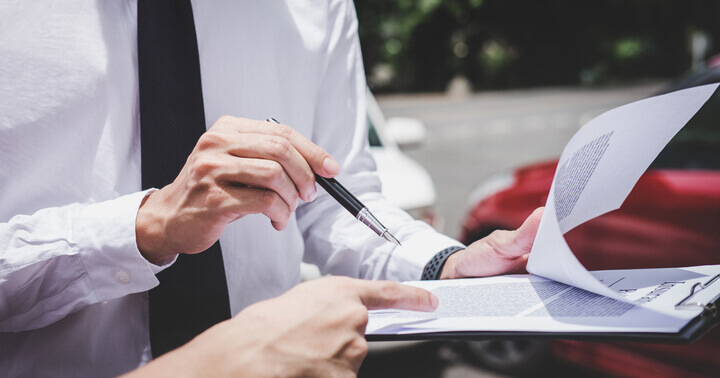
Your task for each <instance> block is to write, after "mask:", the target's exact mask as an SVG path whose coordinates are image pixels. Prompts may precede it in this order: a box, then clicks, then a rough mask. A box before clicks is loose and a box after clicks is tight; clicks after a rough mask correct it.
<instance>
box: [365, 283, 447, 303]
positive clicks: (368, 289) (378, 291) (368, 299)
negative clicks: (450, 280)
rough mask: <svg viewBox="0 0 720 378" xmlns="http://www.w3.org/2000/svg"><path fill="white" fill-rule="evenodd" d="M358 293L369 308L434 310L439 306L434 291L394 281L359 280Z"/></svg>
mask: <svg viewBox="0 0 720 378" xmlns="http://www.w3.org/2000/svg"><path fill="white" fill-rule="evenodd" d="M357 294H358V296H359V298H360V301H361V302H362V304H363V305H365V307H367V308H368V310H374V309H381V308H395V309H400V310H413V311H434V310H435V309H436V308H437V306H438V298H437V297H436V296H435V295H434V294H433V293H431V292H429V291H427V290H424V289H421V288H419V287H415V286H410V285H404V284H401V283H398V282H394V281H367V280H358V282H357Z"/></svg>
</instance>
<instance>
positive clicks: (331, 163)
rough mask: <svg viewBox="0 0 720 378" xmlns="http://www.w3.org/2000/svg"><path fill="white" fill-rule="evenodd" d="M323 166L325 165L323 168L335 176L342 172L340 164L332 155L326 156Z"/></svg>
mask: <svg viewBox="0 0 720 378" xmlns="http://www.w3.org/2000/svg"><path fill="white" fill-rule="evenodd" d="M322 167H323V170H324V171H325V173H327V174H328V175H330V176H335V175H337V174H338V173H339V172H340V166H339V165H338V163H337V162H336V161H335V159H333V158H331V157H327V158H325V160H323V165H322Z"/></svg>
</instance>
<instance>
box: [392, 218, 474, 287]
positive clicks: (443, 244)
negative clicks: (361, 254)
mask: <svg viewBox="0 0 720 378" xmlns="http://www.w3.org/2000/svg"><path fill="white" fill-rule="evenodd" d="M454 246H458V247H462V248H465V245H463V244H462V243H460V242H459V241H457V240H455V239H453V238H450V237H448V236H445V235H443V234H440V233H438V232H437V231H434V230H425V231H421V232H417V233H415V234H414V235H413V236H412V237H411V238H409V239H406V240H403V241H402V247H397V248H395V249H394V250H393V252H392V256H390V260H389V261H388V268H387V278H388V279H391V280H396V281H418V280H420V278H421V277H422V272H423V269H425V265H427V263H428V262H429V261H430V260H431V259H432V258H433V257H435V255H436V254H437V253H438V252H440V251H442V250H443V249H446V248H448V247H454Z"/></svg>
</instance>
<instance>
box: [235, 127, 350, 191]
mask: <svg viewBox="0 0 720 378" xmlns="http://www.w3.org/2000/svg"><path fill="white" fill-rule="evenodd" d="M222 122H223V124H224V125H226V126H230V127H232V128H234V129H235V130H237V131H239V132H245V133H256V134H265V135H274V136H278V137H281V138H285V139H287V140H288V141H289V142H290V143H291V144H292V145H293V147H295V149H296V150H297V151H298V152H299V153H300V155H302V157H303V158H304V159H305V160H306V161H307V162H308V164H309V165H310V168H312V170H313V171H314V172H315V173H317V174H319V175H321V176H323V177H326V178H331V177H335V176H336V175H337V174H338V173H340V166H338V163H337V162H336V161H335V159H333V157H332V156H330V154H329V153H327V151H325V150H324V149H322V148H321V147H319V146H318V145H316V144H315V143H313V142H311V141H310V140H309V139H307V138H305V137H304V136H303V135H302V134H300V133H299V132H297V131H296V130H295V129H293V128H292V127H289V126H286V125H283V124H280V123H275V122H276V121H275V122H272V121H269V120H268V121H257V120H249V119H240V118H235V117H223V118H222Z"/></svg>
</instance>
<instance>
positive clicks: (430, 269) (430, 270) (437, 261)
mask: <svg viewBox="0 0 720 378" xmlns="http://www.w3.org/2000/svg"><path fill="white" fill-rule="evenodd" d="M463 249H465V247H459V246H452V247H449V248H445V249H443V250H442V251H440V252H438V253H437V254H435V256H433V258H432V259H431V260H430V261H429V262H428V263H427V265H425V269H423V273H422V280H423V281H428V280H438V279H440V274H442V269H443V266H445V261H447V259H448V257H450V255H452V254H453V253H455V252H459V251H462V250H463Z"/></svg>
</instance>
